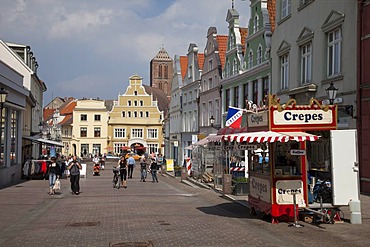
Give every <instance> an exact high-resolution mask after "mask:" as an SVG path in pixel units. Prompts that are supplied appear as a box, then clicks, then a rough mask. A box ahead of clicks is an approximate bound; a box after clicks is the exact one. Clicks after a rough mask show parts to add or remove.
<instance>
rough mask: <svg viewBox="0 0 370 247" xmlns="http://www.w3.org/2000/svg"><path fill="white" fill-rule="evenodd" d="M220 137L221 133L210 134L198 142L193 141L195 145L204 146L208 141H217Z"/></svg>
mask: <svg viewBox="0 0 370 247" xmlns="http://www.w3.org/2000/svg"><path fill="white" fill-rule="evenodd" d="M221 139H222V135H215V134H210V135H208V136H207V137H205V138H203V139H202V140H199V141H198V142H196V143H194V144H193V145H195V146H204V145H206V144H207V143H209V142H219V141H221Z"/></svg>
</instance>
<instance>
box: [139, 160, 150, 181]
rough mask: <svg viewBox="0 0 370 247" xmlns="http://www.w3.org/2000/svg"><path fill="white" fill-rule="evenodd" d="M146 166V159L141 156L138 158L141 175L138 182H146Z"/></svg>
mask: <svg viewBox="0 0 370 247" xmlns="http://www.w3.org/2000/svg"><path fill="white" fill-rule="evenodd" d="M147 166H148V164H147V163H146V158H145V155H144V154H143V155H142V156H141V158H140V174H141V177H140V181H143V182H145V180H146V176H147V170H148V168H147Z"/></svg>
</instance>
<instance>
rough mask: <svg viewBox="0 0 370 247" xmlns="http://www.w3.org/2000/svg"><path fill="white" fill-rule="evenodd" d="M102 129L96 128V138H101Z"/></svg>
mask: <svg viewBox="0 0 370 247" xmlns="http://www.w3.org/2000/svg"><path fill="white" fill-rule="evenodd" d="M100 135H101V129H100V127H94V137H100Z"/></svg>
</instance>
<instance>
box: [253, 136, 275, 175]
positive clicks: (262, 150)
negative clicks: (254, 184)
mask: <svg viewBox="0 0 370 247" xmlns="http://www.w3.org/2000/svg"><path fill="white" fill-rule="evenodd" d="M248 164H249V171H253V172H256V173H261V174H265V175H269V174H270V159H269V148H268V145H267V144H265V143H259V144H257V149H256V150H252V151H248Z"/></svg>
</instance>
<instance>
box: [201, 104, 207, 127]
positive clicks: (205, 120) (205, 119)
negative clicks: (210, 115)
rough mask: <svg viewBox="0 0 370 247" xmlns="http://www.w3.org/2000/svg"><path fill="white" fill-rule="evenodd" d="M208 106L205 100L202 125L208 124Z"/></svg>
mask: <svg viewBox="0 0 370 247" xmlns="http://www.w3.org/2000/svg"><path fill="white" fill-rule="evenodd" d="M207 122H208V121H207V107H206V103H205V102H203V103H202V126H206V123H207Z"/></svg>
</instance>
